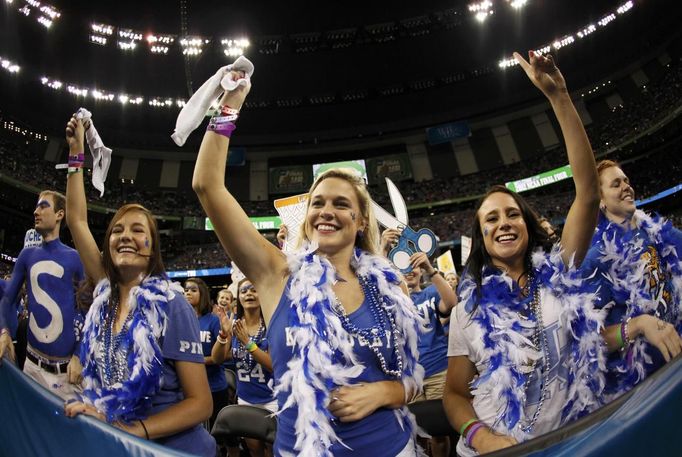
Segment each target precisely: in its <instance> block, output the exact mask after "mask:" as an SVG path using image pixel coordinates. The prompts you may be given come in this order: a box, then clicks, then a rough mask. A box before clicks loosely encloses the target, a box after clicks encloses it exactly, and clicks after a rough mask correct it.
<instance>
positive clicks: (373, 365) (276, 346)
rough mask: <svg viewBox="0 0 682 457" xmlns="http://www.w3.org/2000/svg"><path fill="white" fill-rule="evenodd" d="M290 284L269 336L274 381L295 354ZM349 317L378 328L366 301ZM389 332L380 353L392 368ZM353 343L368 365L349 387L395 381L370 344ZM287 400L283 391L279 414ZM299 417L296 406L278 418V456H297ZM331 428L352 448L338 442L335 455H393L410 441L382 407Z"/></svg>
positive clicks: (333, 449) (393, 416)
mask: <svg viewBox="0 0 682 457" xmlns="http://www.w3.org/2000/svg"><path fill="white" fill-rule="evenodd" d="M290 282H291V278H290V279H289V282H288V283H287V287H286V289H285V291H284V293H283V294H282V298H281V299H280V302H279V304H278V305H277V309H276V310H275V313H274V315H273V316H272V320H271V321H270V327H269V328H268V333H267V337H268V340H269V341H270V355H271V356H272V365H273V369H274V373H275V379H278V378H280V377H281V376H282V375H283V374H284V373H285V372H286V370H287V363H288V362H289V360H290V359H291V355H292V350H291V344H289V342H288V341H287V337H286V333H287V327H288V325H289V312H290V309H291V300H289V298H288V297H287V294H288V290H289V284H290ZM348 317H349V319H350V321H351V322H352V323H353V324H355V325H356V326H357V327H358V328H368V327H371V326H374V325H376V323H375V322H374V317H373V316H372V312H371V309H370V305H369V303H368V301H367V299H366V298H365V301H363V303H362V305H360V308H358V309H357V310H356V311H354V312H353V313H351V314H350V315H349V316H348ZM387 325H388V324H387ZM386 330H387V335H386V337H385V338H384V340H383V341H381V342H380V344H381V349H380V350H381V352H382V355H383V356H384V358H385V359H386V361H387V362H388V363H389V365H390V366H393V364H394V361H393V360H392V356H393V351H392V349H391V348H390V346H389V345H390V339H389V335H388V330H390V329H386ZM353 343H354V352H355V355H356V357H357V359H358V361H360V362H361V363H362V364H363V365H364V366H365V369H364V370H363V372H362V373H361V374H360V376H358V377H357V378H355V379H354V380H353V381H352V382H351V383H350V384H358V383H361V382H377V381H386V380H392V378H389V377H388V376H387V375H386V374H384V372H383V371H382V370H381V365H380V364H379V360H378V359H377V357H376V355H375V354H374V352H372V350H371V349H370V348H369V347H368V346H367V345H362V344H360V343H359V341H358V340H357V339H356V338H353ZM287 397H288V393H287V392H281V393H280V394H279V395H278V396H277V404H278V407H279V409H280V411H281V408H282V407H283V405H284V402H285V401H286V399H287ZM297 416H298V407H297V406H292V407H290V408H287V409H286V410H284V411H281V412H280V414H279V415H278V416H277V437H276V438H275V445H274V452H275V455H280V454H281V453H282V452H289V453H292V454H296V452H295V451H294V444H295V442H296V429H295V424H296V417H297ZM331 425H332V427H333V428H334V432H335V433H336V434H337V436H338V437H339V439H340V440H341V441H343V443H344V444H345V445H346V446H348V447H349V448H350V449H352V450H349V449H347V448H346V447H344V446H343V445H341V444H340V443H338V442H337V443H334V444H333V445H332V446H331V448H330V450H331V453H332V454H334V455H335V456H353V457H363V456H366V457H376V456H377V455H386V456H394V455H397V454H398V453H399V452H400V451H401V450H403V449H404V448H405V446H406V445H407V443H408V441H409V440H410V438H411V431H410V430H409V429H408V428H405V429H403V428H402V427H401V425H400V423H399V420H398V418H397V417H396V414H395V411H394V410H392V409H388V408H380V409H378V410H376V411H374V412H373V413H372V414H370V415H369V416H367V417H365V418H364V419H361V420H359V421H355V422H344V423H342V422H337V421H334V422H332V423H331Z"/></svg>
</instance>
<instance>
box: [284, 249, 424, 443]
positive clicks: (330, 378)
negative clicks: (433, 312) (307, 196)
mask: <svg viewBox="0 0 682 457" xmlns="http://www.w3.org/2000/svg"><path fill="white" fill-rule="evenodd" d="M316 249H317V246H315V245H314V244H308V245H307V246H305V247H304V248H303V249H302V250H300V251H298V252H297V253H293V254H290V255H289V256H288V263H289V271H290V272H291V283H290V287H289V290H288V298H289V299H290V300H291V308H290V309H289V310H287V312H288V313H289V325H290V326H291V327H292V334H291V338H292V339H293V346H294V347H293V349H292V350H293V356H292V358H291V360H290V361H289V362H288V365H287V368H288V369H287V371H286V372H285V373H284V375H283V376H282V377H281V378H280V379H279V380H278V384H277V387H276V391H275V394H277V393H279V392H287V393H288V397H287V400H286V402H285V404H284V405H283V407H282V410H284V409H286V408H289V407H292V406H294V405H296V406H297V407H298V415H297V417H296V424H295V427H296V430H295V432H296V443H295V445H294V448H295V449H296V451H297V455H299V456H311V457H318V456H330V455H331V453H330V451H329V448H330V446H331V445H332V444H333V443H334V442H337V441H339V437H338V436H337V435H336V432H335V431H334V427H333V426H332V424H331V423H330V419H331V415H330V413H329V412H328V410H327V405H328V403H329V401H330V399H331V396H330V386H334V385H347V384H349V382H350V380H351V379H353V378H355V377H357V376H359V375H360V374H361V373H362V371H363V369H364V366H363V365H362V364H360V363H359V361H358V360H357V359H356V357H355V354H354V352H353V343H352V337H351V335H349V334H348V332H346V330H344V328H343V326H342V325H341V320H340V319H339V317H338V316H337V314H336V313H335V312H334V310H333V308H332V305H333V303H334V300H335V295H334V292H333V290H332V285H333V284H334V281H335V279H336V274H335V270H334V267H333V266H332V264H331V263H330V262H329V261H328V260H327V259H326V258H324V257H322V256H319V255H317V254H315V250H316ZM351 266H352V267H353V268H354V269H355V271H356V274H357V275H358V276H365V277H366V278H368V280H369V281H370V282H373V283H374V284H376V286H377V288H378V290H379V294H380V295H381V296H380V297H379V299H380V303H382V304H383V306H384V307H385V309H386V310H387V311H388V312H389V313H391V314H392V315H393V317H394V318H395V322H396V325H397V327H398V329H399V330H400V333H399V335H398V344H397V349H398V350H400V351H402V356H403V365H404V371H403V376H402V379H401V381H402V383H403V386H404V387H405V393H406V396H407V395H411V394H413V393H415V392H417V391H421V388H422V382H423V378H424V369H423V368H422V366H421V365H419V364H418V363H417V359H418V350H417V343H418V332H420V331H423V330H422V329H423V328H424V327H423V326H424V323H423V320H422V319H421V317H420V315H419V313H418V311H417V308H416V307H415V306H414V305H413V303H412V301H411V299H410V298H409V297H408V296H407V295H405V294H404V293H403V291H402V289H401V288H400V281H401V280H400V276H399V274H398V273H397V271H396V270H395V269H394V268H393V267H392V266H391V265H390V264H389V262H388V261H387V260H386V259H385V258H382V257H379V256H374V255H370V254H368V253H366V252H363V251H360V250H358V249H356V251H355V255H354V257H353V258H352V259H351ZM334 354H336V356H335V355H334ZM338 354H340V357H339V356H338ZM396 418H397V420H399V421H400V423H401V426H403V427H408V428H410V429H411V430H412V433H413V436H414V433H415V431H416V425H415V424H414V419H413V417H412V415H411V414H410V413H409V411H408V409H407V407H405V406H404V407H402V408H400V409H397V410H396Z"/></svg>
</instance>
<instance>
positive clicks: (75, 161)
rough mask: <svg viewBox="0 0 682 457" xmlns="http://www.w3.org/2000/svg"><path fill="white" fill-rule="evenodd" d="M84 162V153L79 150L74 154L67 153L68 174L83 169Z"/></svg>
mask: <svg viewBox="0 0 682 457" xmlns="http://www.w3.org/2000/svg"><path fill="white" fill-rule="evenodd" d="M83 163H85V154H83V153H82V152H79V153H78V154H76V155H71V154H69V166H68V168H67V171H68V174H71V173H78V172H79V171H81V170H82V169H83Z"/></svg>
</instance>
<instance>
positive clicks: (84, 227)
mask: <svg viewBox="0 0 682 457" xmlns="http://www.w3.org/2000/svg"><path fill="white" fill-rule="evenodd" d="M84 133H85V129H84V127H83V122H82V121H81V120H80V119H76V118H75V117H72V118H71V119H70V120H69V123H68V124H66V142H67V143H68V144H69V162H78V161H82V160H83V154H84V151H85V149H84V144H83V136H84ZM76 170H77V171H75V172H72V171H71V170H70V171H69V174H68V177H67V180H66V223H67V224H68V225H69V230H70V231H71V236H72V237H73V242H74V244H75V245H76V250H77V251H78V255H80V258H81V262H83V268H84V269H85V274H86V275H87V276H89V277H90V278H92V279H93V281H94V282H95V284H96V283H98V282H99V281H100V280H101V279H103V278H104V277H105V276H106V275H105V273H104V267H103V266H102V256H101V255H100V253H99V247H98V246H97V243H96V242H95V238H94V237H93V236H92V232H90V227H89V226H88V203H87V201H86V199H85V184H84V183H83V168H76Z"/></svg>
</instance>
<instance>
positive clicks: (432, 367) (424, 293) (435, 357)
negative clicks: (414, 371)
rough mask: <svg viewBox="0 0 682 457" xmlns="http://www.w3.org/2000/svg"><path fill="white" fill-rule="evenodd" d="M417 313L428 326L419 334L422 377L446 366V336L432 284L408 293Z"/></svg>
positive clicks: (437, 296) (438, 299)
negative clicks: (422, 368)
mask: <svg viewBox="0 0 682 457" xmlns="http://www.w3.org/2000/svg"><path fill="white" fill-rule="evenodd" d="M410 298H412V301H413V302H414V305H415V306H416V307H417V309H418V310H419V314H420V315H421V316H422V317H423V318H424V319H426V320H427V321H428V327H427V329H426V331H425V332H424V333H421V334H420V335H419V345H418V348H419V363H420V364H421V365H422V366H423V367H424V378H428V377H429V376H433V375H435V374H437V373H440V372H441V371H444V370H446V369H447V368H448V338H447V337H446V336H445V331H444V330H443V325H442V324H441V323H440V318H439V316H438V303H439V302H440V294H439V293H438V289H436V286H434V285H433V284H432V285H430V286H428V287H427V288H425V289H423V290H421V291H420V292H415V293H412V294H410Z"/></svg>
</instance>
